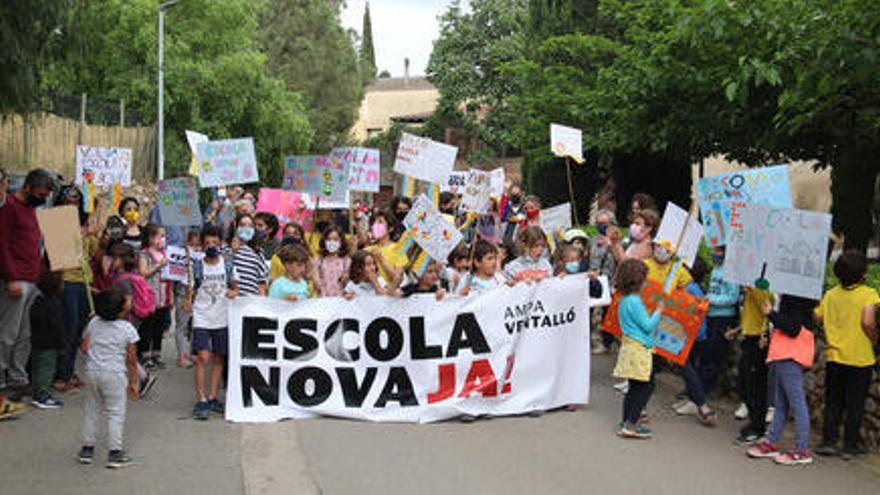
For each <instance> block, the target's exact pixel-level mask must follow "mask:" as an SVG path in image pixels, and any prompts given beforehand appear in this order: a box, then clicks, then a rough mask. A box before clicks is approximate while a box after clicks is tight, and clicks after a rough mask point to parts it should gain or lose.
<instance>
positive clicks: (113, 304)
mask: <svg viewBox="0 0 880 495" xmlns="http://www.w3.org/2000/svg"><path fill="white" fill-rule="evenodd" d="M130 311H131V297H129V296H126V295H125V293H124V292H123V291H122V290H121V289H119V288H111V289H108V290H106V291H104V292H101V293H100V294H98V295H97V296H96V297H95V313H97V316H96V317H95V318H92V321H90V322H89V324H88V326H87V327H86V331H85V333H84V334H83V342H82V345H81V346H80V349H81V350H82V352H83V353H84V354H85V356H86V359H85V369H86V376H87V377H88V380H87V381H86V384H87V387H86V400H85V406H84V411H85V412H84V418H83V426H82V440H83V447H82V449H81V450H80V452H79V462H80V463H82V464H91V463H92V462H94V459H95V442H96V440H97V435H98V421H99V420H100V419H101V410H102V409H103V411H104V413H105V414H106V416H107V445H108V449H109V450H110V452H109V454H108V456H107V467H108V468H114V469H115V468H122V467H126V466H128V465H130V464H131V459H130V458H129V457H128V455H126V453H125V451H124V450H123V449H122V447H123V437H122V431H123V427H124V425H125V407H126V398H125V394H126V384H127V385H128V386H127V391H128V397H129V398H130V399H131V400H133V401H136V400H137V398H138V382H137V349H136V347H135V344H136V343H137V341H138V339H139V337H138V333H137V330H135V329H134V327H133V326H132V325H131V323H129V322H128V321H127V320H126V317H127V316H128V313H129V312H130Z"/></svg>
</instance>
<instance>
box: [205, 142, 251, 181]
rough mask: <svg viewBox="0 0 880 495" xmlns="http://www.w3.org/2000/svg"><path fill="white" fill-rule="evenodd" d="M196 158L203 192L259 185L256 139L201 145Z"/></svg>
mask: <svg viewBox="0 0 880 495" xmlns="http://www.w3.org/2000/svg"><path fill="white" fill-rule="evenodd" d="M196 156H198V160H199V184H201V186H202V187H203V188H205V187H216V186H229V185H233V184H248V183H251V182H259V181H260V177H259V172H258V171H257V155H256V154H255V153H254V140H253V138H240V139H225V140H222V141H208V142H207V143H198V144H197V145H196Z"/></svg>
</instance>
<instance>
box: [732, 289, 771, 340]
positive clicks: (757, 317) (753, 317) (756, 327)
mask: <svg viewBox="0 0 880 495" xmlns="http://www.w3.org/2000/svg"><path fill="white" fill-rule="evenodd" d="M745 292H746V295H745V300H744V301H743V309H742V314H741V315H740V319H739V323H740V325H741V326H742V334H743V336H744V337H757V336H759V335H761V334H762V333H764V329H765V328H767V315H765V314H764V304H766V303H770V304H773V301H774V300H775V298H774V296H773V293H772V292H768V291H766V290H761V289H755V288H753V287H746V290H745Z"/></svg>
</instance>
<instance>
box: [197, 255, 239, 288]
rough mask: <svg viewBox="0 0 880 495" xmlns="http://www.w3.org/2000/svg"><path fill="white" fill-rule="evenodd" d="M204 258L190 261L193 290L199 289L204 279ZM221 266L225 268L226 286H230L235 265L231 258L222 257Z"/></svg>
mask: <svg viewBox="0 0 880 495" xmlns="http://www.w3.org/2000/svg"><path fill="white" fill-rule="evenodd" d="M204 263H205V262H204V260H193V262H192V273H193V290H196V291H197V290H199V287H201V286H202V281H203V280H204V279H205V264H204ZM223 268H224V269H225V270H226V287H228V288H230V289H231V288H232V282H233V281H234V280H233V273H232V271H233V270H235V265H234V264H233V263H232V261H231V260H228V259H226V258H223Z"/></svg>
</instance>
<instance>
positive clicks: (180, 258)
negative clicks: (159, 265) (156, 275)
mask: <svg viewBox="0 0 880 495" xmlns="http://www.w3.org/2000/svg"><path fill="white" fill-rule="evenodd" d="M165 256H167V257H168V264H167V265H165V268H163V269H162V275H161V277H162V280H165V281H168V282H181V283H186V281H187V272H188V271H189V269H188V268H187V265H188V264H189V259H188V258H189V257H188V256H187V254H186V248H182V247H177V246H167V247H166V248H165Z"/></svg>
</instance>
